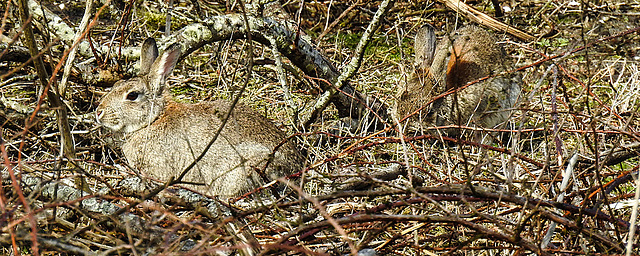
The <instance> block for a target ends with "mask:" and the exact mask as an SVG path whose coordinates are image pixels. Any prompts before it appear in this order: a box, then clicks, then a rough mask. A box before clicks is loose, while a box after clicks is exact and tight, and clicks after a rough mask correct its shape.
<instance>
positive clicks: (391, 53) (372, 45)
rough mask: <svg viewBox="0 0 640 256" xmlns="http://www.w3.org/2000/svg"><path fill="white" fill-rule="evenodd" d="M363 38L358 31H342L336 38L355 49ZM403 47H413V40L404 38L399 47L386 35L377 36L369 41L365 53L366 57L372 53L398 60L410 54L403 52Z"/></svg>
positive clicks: (347, 46)
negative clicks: (348, 32) (385, 36)
mask: <svg viewBox="0 0 640 256" xmlns="http://www.w3.org/2000/svg"><path fill="white" fill-rule="evenodd" d="M361 38H362V34H361V33H358V34H356V33H352V34H345V33H340V34H338V35H336V38H335V40H336V41H338V42H339V43H340V44H341V46H342V47H344V48H348V49H355V48H356V47H357V46H358V43H359V42H360V39H361ZM402 49H408V50H409V49H411V50H412V49H413V47H412V44H411V40H410V39H409V38H407V39H405V40H403V41H402V45H401V48H398V45H397V43H396V41H390V40H387V38H384V37H376V38H373V39H372V40H371V41H370V42H369V44H368V45H367V48H366V49H365V52H364V54H365V58H366V57H367V56H372V55H374V56H377V55H384V58H385V59H391V60H393V61H398V60H400V59H401V58H403V56H407V54H410V53H406V52H402Z"/></svg>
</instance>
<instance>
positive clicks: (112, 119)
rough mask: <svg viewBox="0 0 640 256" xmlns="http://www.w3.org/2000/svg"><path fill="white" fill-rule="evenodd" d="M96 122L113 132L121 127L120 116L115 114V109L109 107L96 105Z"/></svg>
mask: <svg viewBox="0 0 640 256" xmlns="http://www.w3.org/2000/svg"><path fill="white" fill-rule="evenodd" d="M96 122H98V124H100V125H102V126H104V127H107V128H109V130H112V131H114V132H117V131H120V130H121V129H122V128H123V125H122V122H120V117H119V116H118V115H117V114H116V111H114V110H113V109H110V108H102V107H98V109H96Z"/></svg>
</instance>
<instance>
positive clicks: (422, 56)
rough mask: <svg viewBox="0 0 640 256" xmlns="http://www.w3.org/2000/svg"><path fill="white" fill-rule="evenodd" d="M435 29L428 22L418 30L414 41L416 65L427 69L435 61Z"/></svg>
mask: <svg viewBox="0 0 640 256" xmlns="http://www.w3.org/2000/svg"><path fill="white" fill-rule="evenodd" d="M434 30H435V29H434V28H433V27H432V26H431V25H429V24H427V25H425V26H423V27H422V28H420V29H419V30H418V33H417V34H416V38H415V41H414V46H413V49H414V51H415V53H416V56H415V60H414V62H415V63H414V65H415V66H416V67H417V68H420V69H423V70H426V69H428V68H429V67H430V66H431V63H432V62H433V55H434V54H435V51H436V33H435V31H434Z"/></svg>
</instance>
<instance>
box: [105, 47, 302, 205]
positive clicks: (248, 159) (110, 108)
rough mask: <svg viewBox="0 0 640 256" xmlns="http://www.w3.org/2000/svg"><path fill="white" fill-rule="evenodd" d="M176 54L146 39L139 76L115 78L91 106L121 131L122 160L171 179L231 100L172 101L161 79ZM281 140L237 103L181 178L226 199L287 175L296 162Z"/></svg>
mask: <svg viewBox="0 0 640 256" xmlns="http://www.w3.org/2000/svg"><path fill="white" fill-rule="evenodd" d="M180 54H181V53H180V47H179V46H178V45H175V44H174V45H172V46H170V47H169V48H168V49H167V50H166V51H165V52H164V53H163V54H162V56H160V57H159V58H158V49H157V46H156V42H155V40H153V39H147V40H146V41H145V42H144V44H143V46H142V54H141V57H140V62H141V63H140V74H139V75H138V76H137V77H135V78H132V79H129V80H124V81H119V82H117V83H116V84H115V85H114V87H113V89H112V90H111V92H109V93H107V94H106V95H105V96H104V97H103V99H102V100H101V102H100V105H99V106H98V108H97V110H96V117H97V120H98V122H99V123H100V124H102V125H103V126H105V127H107V128H109V129H111V130H113V131H114V132H120V133H124V134H125V138H126V141H125V143H124V145H123V146H122V150H123V152H124V154H125V156H126V158H127V160H128V162H129V164H130V165H131V166H133V167H135V168H138V169H139V170H141V171H142V172H143V173H145V174H147V175H150V176H151V177H154V178H157V179H160V180H165V181H166V180H168V179H169V178H171V177H177V176H178V175H179V174H180V173H181V172H182V171H183V170H184V169H185V168H186V167H187V166H188V165H189V164H191V163H192V162H193V161H194V159H195V158H196V157H197V156H198V155H200V154H201V152H202V151H203V149H204V148H205V146H206V145H207V143H209V141H210V140H211V139H212V138H213V136H214V134H215V132H216V130H217V129H218V127H220V125H221V124H222V120H223V118H224V116H225V114H226V113H227V112H228V111H229V108H230V105H231V104H230V103H229V102H227V101H222V100H219V101H213V102H202V103H198V104H181V103H177V102H175V101H173V100H172V98H171V95H170V94H169V90H168V89H167V87H166V85H165V81H166V79H167V77H168V76H169V74H170V73H171V72H172V71H173V68H174V67H175V65H176V63H177V61H178V58H179V57H180ZM284 139H285V136H284V134H283V133H282V131H280V130H279V129H278V128H276V127H275V125H274V124H273V123H271V122H269V121H268V120H266V119H265V118H264V117H263V116H261V115H260V114H258V113H257V112H256V111H254V110H253V109H251V108H249V107H247V106H244V105H241V104H238V105H236V107H235V108H234V109H233V112H232V113H231V117H230V118H229V121H228V122H227V123H226V125H225V126H224V129H223V130H222V132H221V133H220V136H219V137H218V138H217V140H216V141H215V143H214V144H213V146H212V147H211V148H210V149H209V150H208V151H207V153H206V154H205V156H204V158H203V159H202V160H201V161H199V162H198V164H197V165H196V166H195V167H194V168H193V169H191V170H190V171H189V172H188V174H187V175H186V176H185V177H184V179H183V181H186V182H192V183H199V184H203V185H200V186H193V187H194V188H195V189H196V190H198V191H200V192H202V193H205V194H208V195H219V196H225V197H230V196H237V195H239V194H241V193H243V192H246V191H248V190H250V189H252V188H256V187H258V186H260V185H262V184H264V183H265V182H268V180H270V179H275V178H277V177H282V176H285V175H287V174H290V173H292V172H294V171H297V170H299V169H300V168H301V167H302V164H303V163H304V162H303V160H302V158H301V156H300V154H299V153H298V151H297V150H296V148H295V146H294V145H293V143H291V142H287V143H285V144H284V145H282V146H280V147H279V148H277V150H276V147H277V146H278V145H279V144H280V143H282V142H283V141H284ZM274 150H276V151H275V154H273V155H272V156H271V153H272V152H273V151H274ZM268 161H270V162H269V164H268V167H267V168H266V171H265V173H264V174H261V173H260V172H261V170H263V169H264V166H265V164H266V163H267V162H268ZM265 179H267V180H265Z"/></svg>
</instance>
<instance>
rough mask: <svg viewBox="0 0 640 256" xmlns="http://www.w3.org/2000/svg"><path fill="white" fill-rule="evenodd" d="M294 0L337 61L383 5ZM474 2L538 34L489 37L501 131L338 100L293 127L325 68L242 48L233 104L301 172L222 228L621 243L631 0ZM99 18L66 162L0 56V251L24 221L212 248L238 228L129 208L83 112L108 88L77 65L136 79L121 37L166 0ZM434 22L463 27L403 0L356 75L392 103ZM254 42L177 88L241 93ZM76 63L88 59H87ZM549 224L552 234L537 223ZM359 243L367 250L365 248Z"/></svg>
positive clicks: (373, 239) (339, 246) (205, 93)
mask: <svg viewBox="0 0 640 256" xmlns="http://www.w3.org/2000/svg"><path fill="white" fill-rule="evenodd" d="M41 2H42V4H43V6H44V7H45V8H48V9H50V10H51V11H52V12H53V13H55V14H56V15H58V16H60V17H61V18H62V19H63V21H64V22H65V23H67V24H71V25H73V26H72V27H75V26H77V24H79V23H80V19H81V18H82V13H83V12H84V2H76V1H41ZM162 2H164V1H162ZM300 2H301V1H289V2H288V3H287V4H285V5H284V6H283V7H284V9H285V10H287V11H288V12H289V14H290V15H291V17H293V18H292V19H293V20H296V21H299V26H300V29H301V31H302V32H303V33H304V34H305V35H304V38H305V39H308V40H310V41H311V42H312V43H313V44H314V45H316V46H317V48H318V49H319V51H320V52H322V53H323V54H324V56H325V57H326V58H327V59H328V60H330V61H331V62H332V63H333V64H334V66H335V67H336V68H337V69H338V70H342V69H343V67H344V66H345V65H346V64H347V63H348V62H349V61H350V58H351V57H352V56H353V55H354V49H355V48H356V45H357V44H358V42H359V40H360V38H361V36H362V33H363V32H364V30H365V28H366V27H367V25H368V24H369V23H370V22H371V18H372V16H373V14H374V13H375V12H376V10H377V8H378V6H379V4H380V2H381V1H305V2H306V3H305V5H304V8H302V10H301V11H300V5H299V4H300ZM443 2H444V1H443ZM492 2H500V7H501V9H502V10H503V14H502V16H500V17H497V16H498V14H497V13H496V11H495V8H494V5H493V4H492ZM7 4H10V5H13V2H12V1H4V2H3V3H2V5H0V6H1V7H2V8H0V10H10V11H9V12H7V15H8V17H9V18H8V19H7V18H5V19H3V24H5V23H6V25H5V26H4V28H3V29H0V30H1V31H2V32H3V33H2V38H1V39H2V42H0V46H2V44H4V45H6V44H8V43H13V42H14V41H13V40H11V39H12V37H13V36H15V35H16V34H17V33H18V32H20V31H21V27H20V23H18V22H17V21H18V20H19V18H18V17H19V16H18V11H17V10H16V7H15V6H11V7H10V8H7ZM467 4H469V5H470V6H472V7H473V8H475V9H477V10H478V11H480V12H482V13H485V14H487V15H489V16H491V17H497V19H498V20H500V21H502V22H504V23H506V24H508V25H510V26H512V27H514V28H517V29H519V30H522V31H524V32H526V33H528V34H529V35H532V36H533V38H534V39H532V40H528V41H524V40H521V39H518V38H516V37H514V36H512V35H510V34H507V33H504V32H500V31H493V32H492V33H493V34H494V35H495V36H496V37H497V38H498V42H497V43H499V44H500V45H501V46H502V47H504V49H505V52H506V53H507V55H508V56H509V57H510V58H511V59H513V63H514V69H513V70H510V71H509V72H511V73H513V74H515V75H517V76H519V77H521V78H522V85H521V88H522V92H521V94H520V97H519V99H518V103H517V104H516V106H514V109H513V111H512V114H511V116H510V118H509V121H508V122H507V124H506V125H505V126H504V128H503V129H500V130H497V131H492V132H484V133H483V134H485V135H487V136H493V137H494V139H493V140H490V142H487V141H485V142H483V143H478V142H477V141H474V140H473V139H469V140H466V139H465V138H457V139H456V138H453V139H449V140H447V139H444V138H442V137H438V136H420V135H421V134H412V135H411V136H409V135H407V136H406V137H405V138H404V140H401V139H400V138H401V137H402V136H400V135H399V134H397V133H393V132H384V133H379V131H380V130H382V129H384V128H387V127H376V126H375V125H377V123H376V122H374V121H372V120H375V118H374V117H371V116H370V115H367V117H366V118H365V119H362V120H359V121H360V122H359V123H355V124H350V125H347V123H349V121H348V120H346V119H344V118H341V117H340V116H339V111H338V110H337V109H336V108H335V107H333V106H329V107H328V108H327V109H325V110H324V111H323V112H322V115H321V117H320V118H319V119H318V120H316V122H314V123H313V125H312V126H311V127H309V128H302V125H301V122H302V121H301V120H304V118H305V117H306V116H308V115H309V113H310V112H311V110H312V109H313V108H314V104H315V99H317V98H318V97H319V95H320V94H321V93H322V92H321V91H320V90H319V89H318V87H317V86H316V83H318V81H317V80H315V79H313V78H311V77H308V76H306V75H305V74H303V73H302V72H301V71H299V70H298V69H296V68H295V67H293V66H292V65H291V63H290V62H288V61H285V66H287V68H286V69H285V70H287V71H286V72H287V76H286V77H287V83H288V84H289V89H290V91H289V92H288V93H286V92H285V91H286V89H284V88H283V87H282V86H281V85H280V81H279V80H278V76H277V73H276V72H277V69H276V68H275V66H274V65H273V53H272V51H271V49H270V48H268V47H265V46H262V45H260V44H258V43H253V47H254V56H256V57H255V63H256V65H255V66H254V70H253V74H252V76H251V79H250V81H249V84H248V87H247V88H246V89H245V91H244V92H243V94H242V96H241V99H240V102H241V103H242V104H245V105H249V106H251V107H252V108H254V109H257V110H258V111H259V112H260V113H261V114H263V115H264V116H266V117H267V118H268V119H270V120H272V121H273V122H274V123H275V124H276V125H277V126H278V127H279V128H280V129H282V130H283V131H286V133H287V134H288V135H291V136H292V140H295V142H296V144H297V146H298V147H299V148H300V149H301V151H302V152H304V154H305V160H306V168H305V169H304V172H303V175H302V176H303V177H304V178H303V179H294V181H295V184H297V185H299V186H301V187H302V189H303V191H304V192H305V193H298V192H299V191H298V192H296V191H295V190H291V191H290V192H289V194H287V195H286V196H284V197H283V198H280V199H279V200H278V201H275V202H269V201H260V200H258V198H259V196H255V197H249V198H245V199H243V200H240V201H238V202H235V200H234V201H233V204H232V206H233V209H234V213H233V217H227V218H226V219H225V222H229V221H231V220H234V221H235V220H241V221H243V223H245V224H247V227H246V229H244V230H249V231H250V233H251V235H252V236H254V237H255V239H256V240H257V242H258V243H259V244H260V245H261V247H259V248H260V249H259V250H258V251H260V252H261V253H263V254H265V255H277V254H289V255H294V254H310V255H344V254H349V253H352V252H354V251H361V250H363V249H374V250H375V251H376V252H377V253H378V255H425V254H426V255H434V254H442V253H447V254H448V255H450V254H454V255H496V254H498V255H506V254H510V255H522V254H528V253H531V252H532V251H533V252H534V253H543V254H549V255H550V254H567V255H569V254H571V255H586V254H590V255H593V254H600V255H607V254H621V253H623V252H624V251H625V246H627V243H628V241H630V240H629V235H630V231H629V229H630V227H631V225H633V223H635V225H637V220H636V219H632V216H637V215H632V214H634V212H633V211H634V209H636V208H637V202H636V201H634V200H632V199H633V198H634V197H636V198H637V197H638V193H637V191H636V189H637V188H638V186H636V185H635V184H634V183H635V180H634V178H637V174H638V167H639V166H640V165H639V164H640V163H639V162H638V157H637V156H638V155H639V153H638V150H639V149H640V134H639V133H638V130H640V118H639V117H638V114H637V111H638V108H639V107H640V102H639V101H638V99H639V98H640V70H639V65H640V55H639V54H640V34H639V33H638V30H639V29H640V2H636V1H631V2H626V3H620V2H619V1H613V0H609V1H607V0H604V1H557V0H556V1H554V0H550V1H538V0H527V1H468V2H467ZM99 7H100V6H98V7H95V8H94V12H95V11H97V10H98V8H99ZM101 11H102V12H103V13H102V14H101V15H100V18H99V19H98V23H97V25H95V26H94V27H93V29H92V31H91V33H89V34H88V36H89V37H90V38H91V40H92V43H93V44H94V45H96V46H104V45H111V46H112V50H111V52H110V55H108V54H107V53H104V52H101V53H98V54H96V55H95V56H83V55H78V57H77V59H76V62H75V63H76V64H75V65H74V66H73V67H74V68H73V69H72V70H71V75H70V78H69V85H68V91H67V94H66V95H65V97H64V99H65V101H64V102H65V104H66V106H67V107H68V108H69V110H70V111H69V122H70V125H71V131H72V134H73V136H74V140H75V150H76V159H73V161H67V160H63V159H61V158H60V142H59V132H58V126H57V124H56V119H55V114H54V111H52V110H51V106H50V105H49V103H47V102H46V101H45V103H44V104H43V105H40V106H39V105H38V102H39V99H41V98H43V97H41V95H42V91H43V88H44V87H42V86H41V85H40V84H39V82H38V79H37V76H36V75H35V74H36V72H35V69H34V68H33V65H25V66H21V65H22V63H16V62H6V61H3V60H2V58H1V57H2V55H3V53H0V91H1V92H2V99H1V100H0V101H1V102H2V105H3V106H2V111H3V112H2V113H0V115H1V117H2V119H1V120H2V121H3V122H5V120H6V122H5V125H4V126H3V127H2V128H3V129H2V136H3V137H2V138H3V139H2V145H3V146H2V153H3V155H4V156H5V161H4V167H5V169H4V171H3V173H2V181H3V184H2V185H3V192H2V195H0V202H1V206H2V207H1V210H2V215H1V216H0V227H2V234H0V245H2V247H3V248H2V249H0V254H10V253H11V254H14V253H15V251H14V249H13V248H14V247H12V244H16V245H17V248H19V253H23V254H27V255H28V254H31V253H34V249H33V248H32V247H31V245H32V244H33V238H32V236H31V234H33V233H34V230H37V233H38V235H39V236H41V237H42V240H39V243H40V247H39V252H40V253H41V254H43V255H57V254H60V255H66V254H67V253H69V254H91V253H95V254H105V255H106V254H133V253H144V252H152V251H153V252H155V253H160V252H162V253H166V254H177V253H188V254H190V255H191V254H193V255H200V254H204V255H209V254H214V253H216V252H220V251H229V250H230V249H238V247H234V245H237V244H239V243H236V242H234V241H238V240H242V239H239V238H237V233H234V231H230V230H228V229H225V228H224V227H223V226H224V225H222V223H223V222H222V221H220V218H217V217H214V216H211V215H210V213H209V214H207V213H203V211H202V209H199V208H198V206H194V204H189V203H186V202H185V201H184V200H183V199H180V198H176V197H175V196H172V195H165V194H161V195H157V196H154V197H152V198H147V200H146V201H144V202H139V201H137V200H139V199H140V198H141V197H139V198H136V197H135V196H129V195H126V196H125V194H126V193H125V192H122V191H117V189H114V188H113V186H115V185H114V184H118V182H120V181H122V180H123V179H124V178H126V177H134V176H136V175H138V174H139V173H137V172H136V171H135V170H132V169H130V168H129V167H127V166H126V161H125V159H124V156H123V154H122V152H121V150H120V149H119V147H118V146H117V145H115V144H114V143H110V142H109V137H108V136H107V134H106V133H105V132H104V131H102V130H101V129H99V128H97V124H96V123H95V120H94V111H95V108H96V107H97V105H98V103H99V99H100V98H101V97H102V96H103V95H104V94H105V93H106V92H107V91H108V90H109V87H110V86H111V85H112V84H101V83H96V84H87V83H85V82H84V81H86V78H85V76H88V72H91V73H100V74H101V72H105V70H108V71H109V72H111V73H112V74H116V76H117V77H118V78H127V77H131V76H132V74H133V72H132V70H133V68H132V67H133V66H134V65H133V64H134V63H135V61H132V60H129V59H125V58H124V57H122V56H124V55H120V52H119V50H118V49H119V47H121V46H131V45H139V44H140V43H141V42H142V41H143V40H144V39H145V38H147V37H156V38H161V37H162V36H163V33H164V22H165V18H166V15H165V14H163V13H165V12H166V6H165V3H162V4H160V3H157V2H150V1H131V2H124V1H112V2H110V3H109V5H108V6H106V7H105V8H104V9H101ZM238 12H240V8H239V7H238V5H237V3H236V4H234V3H230V1H227V2H225V1H209V0H193V1H175V3H174V7H173V9H172V10H171V13H172V14H173V19H172V26H174V28H172V30H173V31H177V30H179V29H180V28H181V27H183V26H185V25H187V24H190V23H193V22H198V21H202V20H204V19H206V18H207V17H211V16H215V15H224V14H228V13H238ZM298 12H300V17H297V16H296V13H298ZM3 13H4V12H3ZM7 15H5V16H7ZM123 17H126V19H122V18H123ZM12 21H13V22H12ZM14 22H15V23H14ZM38 24H40V23H38ZM426 24H430V25H432V26H434V27H435V28H436V36H437V38H438V39H439V40H445V38H446V37H447V35H448V34H450V33H452V32H453V31H454V30H455V29H456V28H459V27H463V26H465V25H471V24H474V23H473V22H471V21H469V19H468V17H465V16H464V15H460V14H459V13H456V12H455V11H453V10H452V9H450V8H448V7H446V6H445V5H444V4H441V3H435V2H432V1H397V2H396V3H395V4H394V7H393V8H392V9H391V10H390V11H389V12H388V13H387V14H386V15H385V18H384V19H383V21H382V22H381V26H380V28H379V29H378V30H377V32H376V33H375V34H374V36H373V39H372V40H371V42H370V43H369V46H368V48H367V50H366V51H365V54H364V56H363V61H362V64H361V66H360V68H359V70H358V72H356V75H355V76H354V77H353V78H352V79H351V80H350V84H351V85H352V86H354V88H356V89H357V90H358V91H359V92H361V93H363V94H365V95H367V96H369V97H373V98H376V99H378V100H380V101H381V102H382V103H384V105H385V106H387V107H388V109H389V110H391V109H393V106H394V105H395V104H396V100H397V94H398V91H399V90H400V88H402V87H403V86H404V84H405V83H406V81H407V79H409V78H410V76H411V74H412V72H413V70H414V67H413V65H414V63H413V55H414V52H413V38H414V36H415V34H416V31H417V30H418V29H419V28H420V27H422V26H424V25H426ZM475 25H479V24H475ZM35 27H36V29H35V33H36V34H37V37H36V38H37V41H38V42H39V45H40V46H41V47H42V46H45V45H47V44H49V43H52V42H54V40H53V38H52V36H51V34H50V33H48V32H47V29H45V28H43V27H41V26H35ZM483 28H485V29H487V30H490V29H489V28H487V27H486V26H483ZM49 29H50V28H49ZM246 43H247V42H246V41H245V40H239V39H238V40H226V41H220V42H216V43H212V44H209V45H205V46H203V47H202V48H200V49H198V50H197V51H195V52H193V53H191V54H190V55H188V56H186V57H185V59H184V60H183V61H181V62H180V63H179V64H178V66H177V68H176V70H175V71H174V73H173V76H172V77H170V78H169V81H168V83H169V84H170V85H171V92H172V94H173V96H174V98H175V99H176V100H177V101H179V102H201V101H206V100H216V99H232V98H233V97H235V96H236V95H237V93H238V90H239V88H240V85H241V84H242V83H243V81H244V80H245V79H246V64H247V62H246V58H247V55H246V52H245V51H246ZM15 44H16V45H22V41H18V42H15ZM5 48H6V47H5ZM2 49H4V48H0V50H2ZM64 50H65V47H63V46H62V45H55V44H54V45H53V46H52V47H50V48H48V51H46V52H45V53H44V54H43V57H44V61H45V63H46V65H47V66H48V68H49V71H51V70H53V69H54V68H55V65H56V64H57V63H58V61H59V60H60V59H61V56H62V54H63V52H64ZM96 56H98V58H95V57H96ZM105 56H109V57H105ZM97 59H100V63H98V61H97ZM86 63H92V65H94V66H95V67H97V68H95V69H90V70H87V69H86V68H83V67H84V66H83V65H84V64H86ZM65 65H68V64H66V63H65ZM63 66H64V65H63ZM35 109H39V110H40V111H39V112H38V113H37V115H36V116H35V117H36V118H35V121H34V122H31V124H30V126H31V127H29V129H28V131H27V129H25V128H24V126H25V123H24V120H25V118H27V117H28V116H30V115H31V114H32V113H33V112H34V111H35ZM389 113H393V111H389ZM25 131H27V132H25ZM414 135H415V136H414ZM4 153H6V154H4ZM568 170H571V172H569V171H568ZM14 171H16V172H18V173H28V174H30V175H33V176H34V177H38V179H39V182H41V183H43V184H48V183H51V184H58V183H59V184H60V185H61V186H62V185H69V184H72V185H70V187H75V188H78V189H81V190H82V191H86V192H89V194H87V196H86V197H87V198H97V199H99V200H102V201H105V202H109V203H112V204H113V205H117V206H119V207H124V206H125V205H127V204H131V202H136V203H135V205H136V206H135V207H133V208H132V209H129V210H128V213H130V214H132V215H135V216H138V217H139V218H140V219H141V220H143V221H144V223H146V226H145V227H147V228H149V229H150V230H151V229H154V230H153V231H150V230H145V232H141V231H132V230H128V229H127V228H126V226H127V225H128V224H125V223H122V222H120V221H121V220H116V219H114V218H111V217H108V216H107V215H106V214H104V212H103V213H102V214H101V213H97V212H90V211H88V210H87V209H85V208H83V207H82V206H81V205H82V203H79V202H80V201H81V200H80V199H76V200H73V199H68V200H63V201H55V200H52V199H50V197H47V193H48V192H46V191H44V190H41V191H28V190H25V191H26V192H29V193H26V194H25V195H24V196H22V195H21V193H19V192H18V190H21V189H26V188H25V187H28V186H32V184H29V185H27V184H25V181H23V183H21V184H22V185H20V186H21V187H20V188H18V186H17V185H16V183H14V182H11V180H12V178H10V177H9V175H7V174H8V173H13V172H14ZM300 171H303V170H300ZM378 174H380V175H378ZM567 174H569V176H567ZM563 178H564V179H563ZM79 181H82V182H86V184H84V185H78V184H80V183H79ZM562 183H565V184H562ZM562 191H564V194H563V195H562V196H559V195H560V194H562ZM166 194H171V190H170V191H169V192H167V193H166ZM25 196H26V197H25ZM163 196H166V198H169V199H166V198H163ZM210 199H211V198H210ZM252 199H253V200H255V201H257V202H255V201H251V200H252ZM27 201H28V202H29V203H25V202H27ZM228 202H229V201H224V203H228ZM25 204H28V205H30V207H31V210H28V209H27V208H25V206H24V205H25ZM255 205H261V206H260V207H256V206H255ZM634 207H635V208H634ZM34 209H39V210H34ZM32 210H33V211H32ZM58 215H60V216H63V217H56V216H58ZM33 216H37V218H33ZM30 220H33V221H34V222H30ZM107 220H108V221H107ZM36 222H37V223H36ZM7 224H9V225H7ZM556 225H557V227H556ZM82 228H84V230H82V231H79V230H80V229H82ZM549 230H552V231H553V230H555V233H552V235H550V236H546V235H547V232H548V231H549ZM147 231H148V233H146V232H147ZM158 231H159V232H160V233H162V234H166V236H162V238H161V239H160V242H158V239H157V238H154V237H153V235H149V234H155V233H154V232H158ZM141 233H142V234H146V235H141ZM16 239H17V240H16ZM545 239H548V240H549V241H545ZM637 240H638V235H637V234H636V235H635V236H634V237H633V239H631V241H632V246H631V248H632V251H631V252H632V253H634V254H639V253H640V251H639V249H638V247H637V244H638V241H637ZM52 241H55V242H52ZM62 244H64V245H65V246H66V247H65V246H63V245H62ZM241 247H242V246H240V248H241ZM89 252H90V253H89ZM361 253H362V255H368V254H365V253H367V251H366V250H364V251H361Z"/></svg>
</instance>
